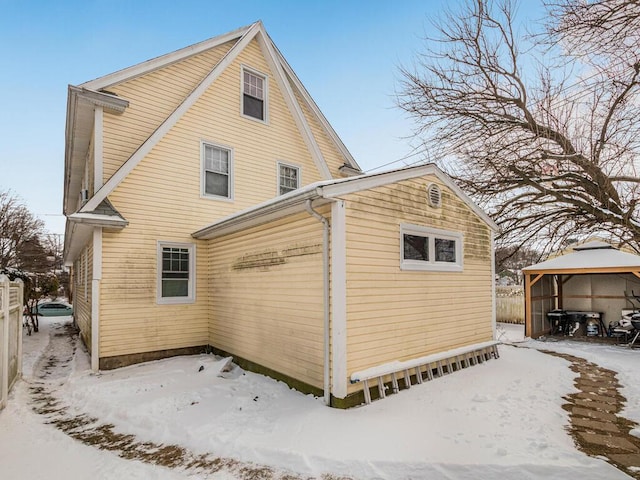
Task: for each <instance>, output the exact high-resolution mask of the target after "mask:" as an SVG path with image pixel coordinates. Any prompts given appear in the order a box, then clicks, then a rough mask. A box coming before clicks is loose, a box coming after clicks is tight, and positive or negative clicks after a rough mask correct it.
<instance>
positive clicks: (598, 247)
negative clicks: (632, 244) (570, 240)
mask: <svg viewBox="0 0 640 480" xmlns="http://www.w3.org/2000/svg"><path fill="white" fill-rule="evenodd" d="M522 271H523V272H525V273H530V274H531V273H539V274H547V273H567V274H569V273H573V274H579V273H621V272H640V256H638V255H634V254H632V253H626V252H621V251H620V250H618V249H616V248H614V247H613V246H611V245H609V244H607V243H604V242H599V241H594V242H589V243H586V244H584V245H580V246H578V247H575V248H574V249H573V252H572V253H567V254H566V255H560V256H558V257H554V258H552V259H550V260H546V261H544V262H540V263H537V264H535V265H530V266H528V267H525V268H523V269H522Z"/></svg>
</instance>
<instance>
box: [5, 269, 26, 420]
mask: <svg viewBox="0 0 640 480" xmlns="http://www.w3.org/2000/svg"><path fill="white" fill-rule="evenodd" d="M22 287H23V284H22V282H21V281H16V282H11V281H9V279H8V278H7V277H6V276H4V275H0V410H2V409H3V408H4V407H5V406H6V405H7V399H8V397H9V392H10V391H11V387H13V384H14V383H15V382H16V381H17V380H18V379H19V378H20V377H21V376H22V295H23V288H22Z"/></svg>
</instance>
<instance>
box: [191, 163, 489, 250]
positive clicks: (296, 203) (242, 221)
mask: <svg viewBox="0 0 640 480" xmlns="http://www.w3.org/2000/svg"><path fill="white" fill-rule="evenodd" d="M424 175H435V176H437V177H438V178H439V179H440V180H441V181H442V182H443V183H444V184H445V185H447V186H448V187H449V188H451V190H453V191H454V193H456V195H458V196H459V198H461V199H462V200H463V201H464V202H465V203H466V204H467V205H468V206H469V207H470V208H471V209H472V210H473V211H474V213H476V214H477V215H478V216H479V217H480V218H481V219H482V220H483V221H484V222H485V223H486V224H487V225H488V226H489V227H490V228H492V229H493V230H498V227H497V225H496V224H495V223H494V222H493V220H491V218H490V217H489V216H488V215H487V214H486V213H485V212H483V211H482V209H480V208H479V207H478V206H477V205H475V204H474V203H473V202H472V201H471V199H470V198H469V197H468V196H467V195H466V194H464V192H462V190H460V188H459V187H458V186H457V185H456V184H455V183H454V182H453V180H451V178H449V176H448V175H447V174H445V173H444V172H443V171H442V170H440V169H439V168H438V167H437V166H436V165H434V164H427V165H419V166H416V167H408V168H403V169H399V170H392V171H389V172H383V173H376V174H370V175H361V176H359V177H349V178H342V179H333V180H324V181H320V182H316V183H312V184H310V185H307V186H305V187H303V188H300V189H298V190H294V191H292V192H289V193H287V194H285V195H282V196H280V197H276V198H272V199H271V200H268V201H266V202H263V203H261V204H258V205H255V206H253V207H251V208H248V209H245V210H242V211H240V212H237V213H235V214H233V215H230V216H228V217H225V218H222V219H220V220H218V221H216V222H214V223H212V224H210V225H208V226H206V227H204V228H202V229H200V230H198V231H196V232H194V233H193V234H192V236H193V237H194V238H199V239H211V238H216V237H219V236H222V235H227V234H230V233H234V232H237V231H240V230H243V229H245V228H250V227H253V226H257V225H261V224H264V223H266V222H268V221H270V220H274V219H276V218H282V217H284V216H286V215H290V214H293V213H297V212H301V211H303V210H304V208H305V202H306V201H307V200H317V199H321V202H322V203H327V202H328V201H334V200H337V199H338V198H340V197H341V196H343V195H347V194H350V193H355V192H359V191H362V190H368V189H371V188H376V187H380V186H383V185H389V184H392V183H396V182H401V181H403V180H409V179H411V178H418V177H422V176H424ZM319 204H320V203H319Z"/></svg>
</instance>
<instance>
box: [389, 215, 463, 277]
mask: <svg viewBox="0 0 640 480" xmlns="http://www.w3.org/2000/svg"><path fill="white" fill-rule="evenodd" d="M400 242H401V262H400V268H401V269H402V270H435V271H450V272H461V271H462V267H463V265H462V234H461V233H458V232H451V231H448V230H440V229H436V228H430V227H424V226H420V225H409V224H402V225H401V226H400Z"/></svg>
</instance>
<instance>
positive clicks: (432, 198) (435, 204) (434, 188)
mask: <svg viewBox="0 0 640 480" xmlns="http://www.w3.org/2000/svg"><path fill="white" fill-rule="evenodd" d="M427 201H428V202H429V206H430V207H432V208H440V207H441V206H442V192H441V191H440V187H439V186H438V185H436V184H435V183H432V184H430V185H429V186H428V187H427Z"/></svg>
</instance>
